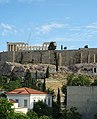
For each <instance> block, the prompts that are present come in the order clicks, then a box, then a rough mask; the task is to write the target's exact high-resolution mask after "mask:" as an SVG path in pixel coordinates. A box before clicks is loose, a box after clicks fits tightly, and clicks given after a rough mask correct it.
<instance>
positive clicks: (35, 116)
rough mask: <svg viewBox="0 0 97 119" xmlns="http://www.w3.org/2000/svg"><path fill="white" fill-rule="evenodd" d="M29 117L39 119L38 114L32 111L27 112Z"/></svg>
mask: <svg viewBox="0 0 97 119" xmlns="http://www.w3.org/2000/svg"><path fill="white" fill-rule="evenodd" d="M27 116H28V117H29V118H30V119H38V115H37V113H36V112H34V111H33V110H32V109H30V110H29V111H28V112H27Z"/></svg>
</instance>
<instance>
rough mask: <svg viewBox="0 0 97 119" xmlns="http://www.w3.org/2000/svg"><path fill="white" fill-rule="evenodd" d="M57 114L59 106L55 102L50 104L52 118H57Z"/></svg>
mask: <svg viewBox="0 0 97 119" xmlns="http://www.w3.org/2000/svg"><path fill="white" fill-rule="evenodd" d="M59 112H60V106H59V105H58V104H57V102H54V101H53V102H52V117H53V118H54V119H58V118H59Z"/></svg>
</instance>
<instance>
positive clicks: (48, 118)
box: [39, 115, 52, 119]
mask: <svg viewBox="0 0 97 119" xmlns="http://www.w3.org/2000/svg"><path fill="white" fill-rule="evenodd" d="M39 119H52V118H50V117H48V116H45V115H43V116H41V117H40V118H39Z"/></svg>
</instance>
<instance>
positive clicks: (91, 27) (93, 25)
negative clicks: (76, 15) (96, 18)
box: [86, 22, 97, 29]
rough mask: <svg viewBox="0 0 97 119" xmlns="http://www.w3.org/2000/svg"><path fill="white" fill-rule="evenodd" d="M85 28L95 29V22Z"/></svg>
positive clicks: (96, 25)
mask: <svg viewBox="0 0 97 119" xmlns="http://www.w3.org/2000/svg"><path fill="white" fill-rule="evenodd" d="M86 28H90V29H97V22H95V23H92V24H89V25H87V26H86Z"/></svg>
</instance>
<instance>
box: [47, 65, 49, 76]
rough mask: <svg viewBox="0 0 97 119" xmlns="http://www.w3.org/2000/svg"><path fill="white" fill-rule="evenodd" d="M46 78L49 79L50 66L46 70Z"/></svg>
mask: <svg viewBox="0 0 97 119" xmlns="http://www.w3.org/2000/svg"><path fill="white" fill-rule="evenodd" d="M46 78H49V66H48V67H47V69H46Z"/></svg>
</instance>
